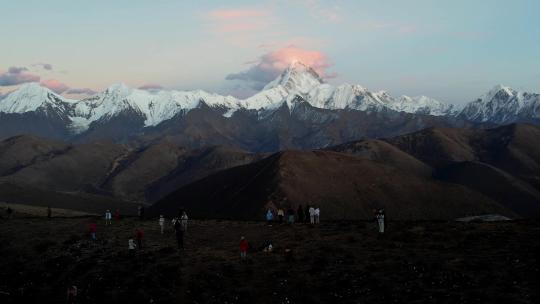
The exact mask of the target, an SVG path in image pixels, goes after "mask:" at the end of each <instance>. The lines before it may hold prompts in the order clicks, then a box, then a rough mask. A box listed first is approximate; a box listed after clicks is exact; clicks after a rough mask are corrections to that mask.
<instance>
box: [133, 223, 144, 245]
mask: <svg viewBox="0 0 540 304" xmlns="http://www.w3.org/2000/svg"><path fill="white" fill-rule="evenodd" d="M135 238H136V239H137V246H138V247H139V250H141V249H142V248H143V238H144V231H143V230H142V228H137V230H135Z"/></svg>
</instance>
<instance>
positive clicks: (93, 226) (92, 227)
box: [88, 223, 97, 241]
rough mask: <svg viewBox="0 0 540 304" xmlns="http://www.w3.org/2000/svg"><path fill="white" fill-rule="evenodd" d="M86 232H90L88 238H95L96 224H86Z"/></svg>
mask: <svg viewBox="0 0 540 304" xmlns="http://www.w3.org/2000/svg"><path fill="white" fill-rule="evenodd" d="M88 232H89V233H90V238H91V239H92V241H95V240H97V237H96V232H97V224H96V223H90V224H89V225H88Z"/></svg>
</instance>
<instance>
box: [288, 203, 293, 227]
mask: <svg viewBox="0 0 540 304" xmlns="http://www.w3.org/2000/svg"><path fill="white" fill-rule="evenodd" d="M287 222H288V223H289V224H294V209H293V208H292V207H289V209H287Z"/></svg>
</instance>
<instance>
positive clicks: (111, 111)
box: [0, 62, 453, 133]
mask: <svg viewBox="0 0 540 304" xmlns="http://www.w3.org/2000/svg"><path fill="white" fill-rule="evenodd" d="M298 97H301V98H298ZM303 101H307V102H308V103H310V104H311V105H312V106H314V107H318V108H323V109H332V110H334V109H355V110H361V111H381V110H384V109H391V110H395V111H402V112H407V113H421V114H429V115H438V116H440V115H450V114H452V113H453V107H452V105H447V104H445V103H442V102H440V101H437V100H435V99H432V98H429V97H425V96H420V97H407V96H402V97H400V98H399V99H394V98H393V97H392V96H390V95H389V94H388V93H386V92H385V91H380V92H370V91H369V90H367V89H366V88H364V87H362V86H360V85H350V84H342V85H339V86H332V85H330V84H327V83H324V81H323V80H322V79H321V77H320V76H319V75H318V74H317V73H316V72H315V71H314V70H313V69H312V68H311V67H309V66H307V65H305V64H303V63H301V62H294V63H291V65H289V67H288V68H287V69H286V70H285V71H283V73H281V74H280V75H279V76H278V77H277V78H276V79H275V80H273V81H272V82H270V83H268V84H267V85H266V86H265V87H264V88H263V90H262V91H260V92H258V93H257V94H255V95H253V96H251V97H249V98H246V99H237V98H235V97H232V96H222V95H218V94H214V93H208V92H205V91H201V90H196V91H175V90H152V91H146V90H139V89H133V88H129V87H127V86H126V85H125V84H115V85H112V86H110V87H109V88H107V89H106V90H105V91H103V92H101V93H98V94H96V95H95V96H92V97H89V98H86V99H82V100H70V99H67V98H64V97H62V96H60V95H58V94H56V93H54V92H52V91H51V90H49V89H47V88H44V87H41V86H40V85H39V84H37V83H30V84H26V85H23V86H21V87H20V88H19V89H18V90H16V91H14V92H12V93H10V94H9V95H8V96H6V97H5V98H4V99H2V100H1V101H0V112H4V113H26V112H34V111H44V112H45V113H51V112H50V111H56V112H58V113H61V114H62V115H64V116H66V117H68V118H69V120H71V126H70V127H71V129H72V130H73V132H75V133H81V132H84V131H85V130H87V129H88V128H89V127H90V125H91V124H92V123H93V122H95V121H103V120H108V119H111V118H112V117H115V116H117V115H120V114H121V113H124V112H132V113H136V114H137V115H140V116H141V117H142V118H143V119H144V124H145V126H147V127H148V126H156V125H158V124H160V123H161V122H163V121H166V120H169V119H171V118H173V117H175V116H176V115H182V114H185V113H187V112H189V111H190V110H192V109H195V108H197V107H200V106H201V105H203V104H204V105H206V106H208V107H211V108H215V109H219V110H221V111H222V112H223V115H224V116H225V117H230V116H232V115H233V114H234V112H236V111H237V110H239V109H247V110H255V111H258V112H260V113H264V112H269V111H274V110H275V109H278V108H279V107H281V106H282V105H283V104H286V105H287V106H288V107H289V109H293V108H294V107H295V106H296V103H298V102H303Z"/></svg>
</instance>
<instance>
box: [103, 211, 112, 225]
mask: <svg viewBox="0 0 540 304" xmlns="http://www.w3.org/2000/svg"><path fill="white" fill-rule="evenodd" d="M111 224H112V213H111V210H108V209H107V211H106V212H105V225H106V226H108V225H111Z"/></svg>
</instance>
